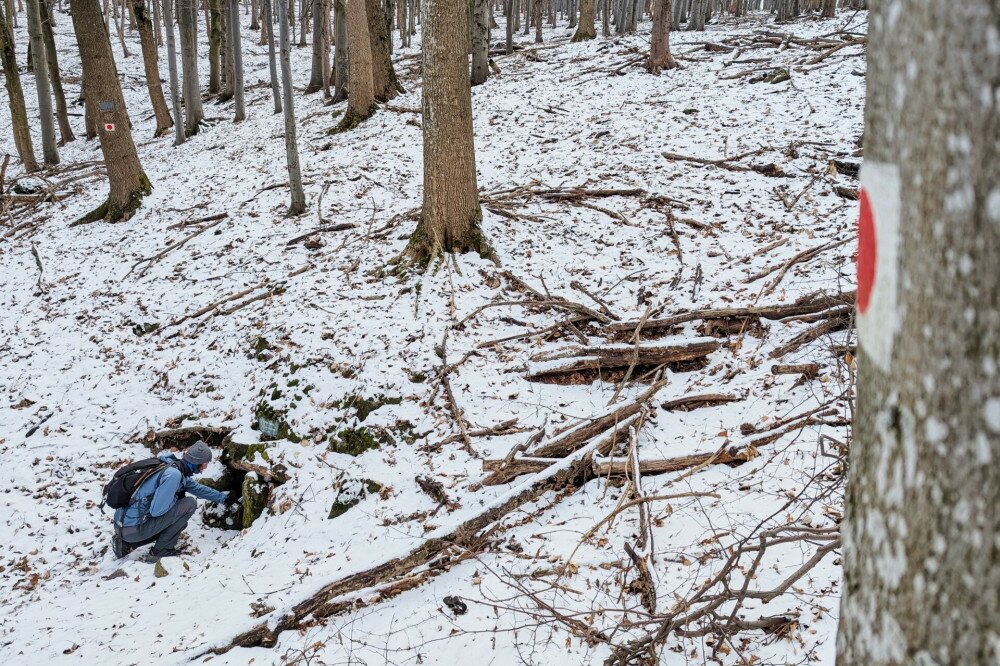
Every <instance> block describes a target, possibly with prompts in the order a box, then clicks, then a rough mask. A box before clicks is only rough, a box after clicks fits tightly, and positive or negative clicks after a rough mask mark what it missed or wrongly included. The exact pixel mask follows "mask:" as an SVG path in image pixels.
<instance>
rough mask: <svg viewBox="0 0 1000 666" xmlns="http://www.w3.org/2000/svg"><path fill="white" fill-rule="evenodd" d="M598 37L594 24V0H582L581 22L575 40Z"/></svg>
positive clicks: (580, 40)
mask: <svg viewBox="0 0 1000 666" xmlns="http://www.w3.org/2000/svg"><path fill="white" fill-rule="evenodd" d="M595 37H597V28H596V27H595V26H594V0H580V24H579V25H578V26H577V28H576V33H575V34H574V35H573V41H574V42H582V41H585V40H588V39H594V38H595Z"/></svg>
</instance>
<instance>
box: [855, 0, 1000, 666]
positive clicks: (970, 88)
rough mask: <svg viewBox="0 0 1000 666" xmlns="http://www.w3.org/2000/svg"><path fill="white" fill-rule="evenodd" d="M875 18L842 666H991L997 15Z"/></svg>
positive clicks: (997, 376)
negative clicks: (896, 260) (857, 665)
mask: <svg viewBox="0 0 1000 666" xmlns="http://www.w3.org/2000/svg"><path fill="white" fill-rule="evenodd" d="M873 5H874V10H873V14H872V17H871V32H870V34H869V41H868V44H869V64H868V77H869V85H868V104H867V110H866V117H865V165H864V167H863V171H862V177H861V184H862V188H863V189H862V196H861V201H862V215H861V223H860V232H861V233H860V236H861V244H860V248H859V253H858V271H859V288H858V312H859V318H858V322H859V324H858V326H859V345H860V350H861V352H860V356H859V360H858V365H859V375H858V405H857V416H856V430H855V442H854V444H853V446H852V448H851V453H850V470H849V474H850V476H849V485H848V496H847V511H846V515H845V520H844V525H843V528H842V531H843V535H844V589H843V598H842V603H841V613H840V635H839V640H838V646H837V651H838V662H839V663H840V664H844V665H848V664H963V665H975V666H980V665H982V666H985V665H987V664H996V663H1000V641H998V638H997V637H998V636H1000V510H998V508H997V507H1000V368H998V359H1000V274H998V273H997V266H998V265H1000V101H998V100H1000V80H998V78H997V73H998V72H1000V49H998V48H997V29H998V26H1000V4H998V3H997V2H996V0H966V1H965V2H956V3H947V4H946V3H940V2H938V1H937V0H907V1H906V2H902V3H889V2H879V3H877V4H876V3H873ZM898 9H901V11H897V10H898ZM927 54H947V55H946V56H945V55H941V56H940V57H938V56H934V57H928V56H927ZM901 81H902V82H905V85H902V84H900V82H901ZM894 248H898V263H895V262H893V261H892V259H893V258H894V257H895V256H896V252H895V251H894ZM897 266H898V268H897ZM872 285H873V286H872ZM897 285H898V289H893V288H892V287H894V286H897ZM868 287H871V288H870V289H869V288H868Z"/></svg>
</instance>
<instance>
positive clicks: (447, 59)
mask: <svg viewBox="0 0 1000 666" xmlns="http://www.w3.org/2000/svg"><path fill="white" fill-rule="evenodd" d="M421 18H422V27H423V72H424V89H423V130H424V205H423V211H422V214H421V218H420V222H419V223H418V224H417V229H416V231H414V233H413V236H412V237H411V238H410V242H409V245H408V246H407V252H408V254H409V255H410V257H411V258H412V259H414V260H415V261H416V262H417V263H421V264H422V263H426V262H428V261H429V260H430V259H432V258H434V257H435V256H437V255H438V254H440V253H441V252H442V251H444V252H465V251H469V250H474V251H476V252H479V253H480V254H483V255H490V256H492V251H491V250H490V248H489V244H488V243H487V242H486V240H485V239H484V238H483V236H482V233H481V232H480V230H479V222H480V221H481V220H482V210H481V209H480V208H479V189H478V187H477V184H476V153H475V147H474V145H473V135H472V88H471V87H470V84H469V58H468V53H469V4H468V3H467V2H465V1H464V0H425V4H424V13H423V16H422V17H421Z"/></svg>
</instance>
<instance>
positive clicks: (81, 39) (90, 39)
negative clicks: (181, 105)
mask: <svg viewBox="0 0 1000 666" xmlns="http://www.w3.org/2000/svg"><path fill="white" fill-rule="evenodd" d="M71 10H72V15H73V30H74V32H76V40H77V43H78V44H79V47H80V61H81V63H82V64H83V82H84V85H85V86H86V88H87V99H90V100H94V101H95V102H96V103H97V105H98V108H97V113H98V135H99V136H100V139H101V152H102V153H103V154H104V165H105V167H106V168H107V171H108V180H109V181H110V184H111V192H110V193H109V194H108V199H107V201H106V202H105V203H104V204H102V205H101V206H100V207H98V208H97V209H96V210H95V211H93V212H92V213H90V214H88V215H86V216H84V217H83V218H81V219H80V220H78V221H77V222H79V223H83V222H92V221H95V220H100V219H104V220H108V221H110V222H118V221H120V220H127V219H129V218H130V217H132V215H133V214H134V213H135V211H136V209H137V208H138V207H139V205H140V203H141V202H142V198H143V197H144V196H145V195H147V194H149V192H150V191H151V189H152V188H151V186H150V184H149V179H148V178H146V174H145V172H143V170H142V165H141V164H140V163H139V156H138V154H137V153H136V150H135V144H134V143H133V142H132V124H131V121H130V120H129V117H128V109H126V108H125V98H124V97H122V89H121V85H119V83H118V70H117V68H116V67H115V60H114V57H113V56H112V53H111V41H110V40H109V39H108V33H107V30H106V29H105V27H104V21H102V20H101V7H100V5H99V4H98V0H71Z"/></svg>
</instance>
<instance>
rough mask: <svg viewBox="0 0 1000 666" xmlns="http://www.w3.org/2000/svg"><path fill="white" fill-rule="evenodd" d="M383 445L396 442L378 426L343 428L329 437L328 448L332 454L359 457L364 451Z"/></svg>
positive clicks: (386, 431)
mask: <svg viewBox="0 0 1000 666" xmlns="http://www.w3.org/2000/svg"><path fill="white" fill-rule="evenodd" d="M383 444H388V445H395V444H396V440H395V439H394V438H393V436H392V435H391V434H390V433H389V431H388V429H386V428H382V427H380V426H373V427H371V428H367V427H360V428H344V429H343V430H340V431H338V432H337V433H336V434H335V435H332V436H331V437H330V446H329V447H328V448H329V450H330V451H333V452H334V453H344V454H347V455H349V456H360V455H361V454H362V453H364V452H365V451H369V450H371V449H378V448H381V446H382V445H383Z"/></svg>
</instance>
